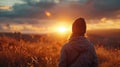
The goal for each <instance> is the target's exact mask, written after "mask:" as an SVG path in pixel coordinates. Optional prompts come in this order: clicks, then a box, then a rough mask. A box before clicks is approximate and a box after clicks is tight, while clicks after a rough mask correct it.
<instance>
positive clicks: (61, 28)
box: [58, 26, 67, 33]
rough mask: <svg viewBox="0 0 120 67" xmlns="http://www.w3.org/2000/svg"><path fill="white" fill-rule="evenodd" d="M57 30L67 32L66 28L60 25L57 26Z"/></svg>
mask: <svg viewBox="0 0 120 67" xmlns="http://www.w3.org/2000/svg"><path fill="white" fill-rule="evenodd" d="M58 32H60V33H65V32H67V28H66V27H62V26H61V27H59V28H58Z"/></svg>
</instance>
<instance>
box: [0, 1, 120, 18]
mask: <svg viewBox="0 0 120 67" xmlns="http://www.w3.org/2000/svg"><path fill="white" fill-rule="evenodd" d="M22 1H23V2H24V3H23V4H15V5H14V6H13V7H12V9H13V10H12V11H1V10H0V13H1V14H0V17H10V18H38V19H44V18H45V19H48V18H49V17H47V16H46V15H45V11H49V12H51V14H52V16H51V17H52V18H56V17H59V16H62V15H63V16H66V17H69V18H72V17H79V16H82V17H85V18H90V19H95V18H102V17H108V18H116V16H117V15H118V14H120V12H118V11H120V4H119V2H120V0H74V1H73V0H22Z"/></svg>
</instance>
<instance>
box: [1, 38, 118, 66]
mask: <svg viewBox="0 0 120 67" xmlns="http://www.w3.org/2000/svg"><path fill="white" fill-rule="evenodd" d="M45 40H47V41H45ZM65 42H66V40H63V39H61V40H55V39H50V38H49V39H45V38H44V39H42V40H41V41H39V42H36V43H31V42H26V41H23V40H20V41H17V40H15V39H12V38H8V37H1V38H0V67H58V63H59V55H60V50H61V47H62V46H63V45H64V43H65ZM96 51H97V55H98V58H99V67H119V66H120V63H119V62H120V50H117V49H110V50H107V49H105V47H103V46H96Z"/></svg>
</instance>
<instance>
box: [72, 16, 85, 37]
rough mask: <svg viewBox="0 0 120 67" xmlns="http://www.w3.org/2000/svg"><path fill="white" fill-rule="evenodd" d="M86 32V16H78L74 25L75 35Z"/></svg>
mask: <svg viewBox="0 0 120 67" xmlns="http://www.w3.org/2000/svg"><path fill="white" fill-rule="evenodd" d="M85 33H86V22H85V19H84V18H78V19H76V20H75V21H74V23H73V25H72V35H73V36H84V35H85Z"/></svg>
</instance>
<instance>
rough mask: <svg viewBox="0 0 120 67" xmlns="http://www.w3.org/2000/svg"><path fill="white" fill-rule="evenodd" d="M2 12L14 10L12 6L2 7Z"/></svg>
mask: <svg viewBox="0 0 120 67" xmlns="http://www.w3.org/2000/svg"><path fill="white" fill-rule="evenodd" d="M0 9H1V10H12V8H11V7H10V6H0Z"/></svg>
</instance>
